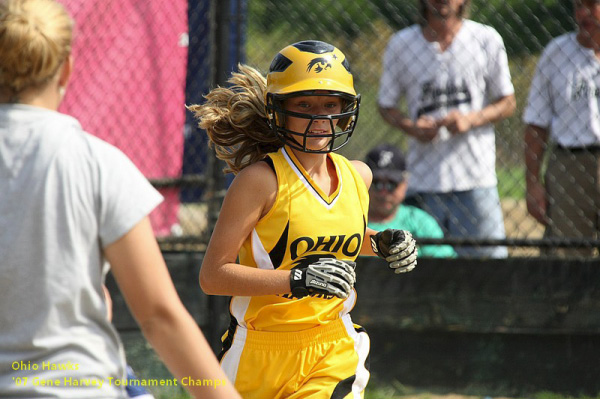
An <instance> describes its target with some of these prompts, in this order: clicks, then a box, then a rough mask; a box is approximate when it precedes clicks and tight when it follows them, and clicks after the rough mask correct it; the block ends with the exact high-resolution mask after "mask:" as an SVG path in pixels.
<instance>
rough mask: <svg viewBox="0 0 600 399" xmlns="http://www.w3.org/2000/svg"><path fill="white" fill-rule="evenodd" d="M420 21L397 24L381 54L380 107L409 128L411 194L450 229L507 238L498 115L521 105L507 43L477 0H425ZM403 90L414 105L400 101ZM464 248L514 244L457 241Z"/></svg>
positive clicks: (498, 251)
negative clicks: (470, 15) (471, 9)
mask: <svg viewBox="0 0 600 399" xmlns="http://www.w3.org/2000/svg"><path fill="white" fill-rule="evenodd" d="M418 5H419V11H420V21H419V22H420V23H419V24H415V25H412V26H410V27H408V28H405V29H403V30H401V31H400V32H397V33H396V34H395V35H393V36H392V37H391V39H390V40H389V42H388V45H387V48H386V51H385V54H384V57H383V72H382V76H381V81H380V86H379V99H378V103H379V111H380V113H381V115H382V117H383V118H384V120H385V121H387V122H388V123H389V124H390V125H392V126H394V127H396V128H398V129H399V130H401V131H402V132H404V133H405V134H407V135H408V136H409V149H408V152H407V163H408V171H409V172H410V175H409V182H408V187H409V193H408V198H407V203H410V204H414V205H417V206H419V207H421V208H423V209H424V210H426V211H427V212H428V213H430V214H431V215H433V216H434V217H435V219H436V220H437V222H438V223H439V225H440V226H441V227H442V228H443V230H444V232H445V234H446V236H448V237H464V238H473V239H504V238H505V230H504V220H503V215H502V209H501V207H500V199H499V196H498V189H497V184H498V181H497V177H496V170H495V167H496V146H495V134H494V126H493V123H494V122H497V121H500V120H502V119H504V118H506V117H508V116H510V115H512V113H513V112H514V110H515V106H516V102H515V96H514V88H513V85H512V82H511V77H510V71H509V68H508V61H507V55H506V49H505V47H504V43H503V40H502V38H501V37H500V35H499V34H498V32H496V30H494V29H493V28H492V27H489V26H486V25H482V24H480V23H477V22H474V21H472V20H469V19H467V18H466V17H465V15H466V13H467V9H468V6H469V0H419V3H418ZM403 98H404V99H405V100H406V103H407V107H408V115H405V114H404V112H403V111H401V110H400V109H399V108H398V103H399V100H401V99H403ZM456 252H457V253H458V255H459V256H470V257H494V258H503V257H506V256H507V249H506V247H500V246H492V247H486V246H480V247H472V246H457V247H456Z"/></svg>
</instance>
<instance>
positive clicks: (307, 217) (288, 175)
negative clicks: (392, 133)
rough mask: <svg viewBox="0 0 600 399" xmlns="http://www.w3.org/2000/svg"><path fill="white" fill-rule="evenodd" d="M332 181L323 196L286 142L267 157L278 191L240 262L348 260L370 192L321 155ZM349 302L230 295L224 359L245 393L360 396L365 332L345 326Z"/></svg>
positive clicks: (335, 158)
mask: <svg viewBox="0 0 600 399" xmlns="http://www.w3.org/2000/svg"><path fill="white" fill-rule="evenodd" d="M327 156H328V157H329V158H330V160H331V161H332V162H333V164H334V165H335V170H336V173H337V177H338V187H337V189H336V190H335V192H334V193H332V194H331V195H326V194H325V193H324V192H323V191H322V190H321V189H320V188H319V187H318V186H317V185H316V184H315V183H314V182H313V181H312V179H311V178H310V176H309V175H308V174H307V173H306V171H305V170H304V169H303V167H302V165H301V164H300V162H298V160H297V159H296V157H295V156H294V154H293V152H292V151H290V150H289V148H288V147H283V148H281V149H280V150H279V151H278V152H276V153H271V154H269V160H270V162H271V164H272V166H273V169H274V170H275V173H276V175H277V181H278V185H279V188H278V191H277V197H276V199H275V203H274V205H273V207H272V209H271V210H270V211H269V212H268V213H267V214H266V215H265V216H264V217H263V218H262V219H261V220H260V221H259V222H258V223H257V225H256V226H255V228H254V230H253V231H252V233H251V236H250V237H249V238H248V239H247V240H246V242H245V243H244V244H243V246H242V249H241V251H240V254H239V258H240V263H241V264H243V265H247V266H250V267H257V268H261V269H282V270H289V269H293V268H294V267H296V266H300V265H305V264H310V263H313V262H315V261H316V260H317V259H318V258H321V257H335V258H337V259H340V260H355V259H356V257H357V256H358V254H359V252H360V249H361V246H362V242H363V239H364V235H365V229H366V224H367V212H368V205H369V199H368V190H367V187H366V185H365V184H364V181H363V180H362V178H361V176H360V175H359V174H358V172H357V171H356V170H355V168H354V167H353V166H352V164H351V163H350V162H349V161H348V160H347V159H346V158H344V157H343V156H341V155H337V154H335V153H329V154H328V155H327ZM355 302H356V293H355V292H354V291H353V293H352V294H351V295H350V296H349V297H348V298H347V299H345V300H344V299H339V298H333V299H328V298H322V297H311V296H308V297H304V298H302V299H296V298H292V297H291V296H290V295H264V296H254V297H239V296H238V297H233V298H232V300H231V306H230V312H231V316H232V326H231V328H230V329H229V331H228V332H227V334H226V337H225V339H224V349H223V353H222V354H221V364H222V367H223V369H224V370H225V372H226V373H227V375H228V377H229V378H230V379H231V381H233V382H234V384H235V387H236V388H237V389H238V391H239V392H240V393H241V394H242V396H243V397H244V398H246V399H250V398H294V399H298V398H307V397H310V398H359V397H362V393H363V391H364V387H365V386H366V384H367V381H368V378H369V373H368V371H367V370H366V368H365V361H366V358H367V355H368V352H369V338H368V336H367V335H366V333H365V332H364V330H363V329H362V328H360V327H359V326H356V325H354V324H353V323H352V321H351V319H350V315H349V314H348V313H349V311H350V310H351V309H352V308H353V307H354V304H355Z"/></svg>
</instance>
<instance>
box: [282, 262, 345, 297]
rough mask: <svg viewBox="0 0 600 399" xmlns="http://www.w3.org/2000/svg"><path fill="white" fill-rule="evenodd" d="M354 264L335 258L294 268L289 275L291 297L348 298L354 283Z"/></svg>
mask: <svg viewBox="0 0 600 399" xmlns="http://www.w3.org/2000/svg"><path fill="white" fill-rule="evenodd" d="M355 267H356V263H354V262H352V261H341V260H338V259H335V258H320V259H319V260H318V261H317V262H315V263H312V264H310V265H307V266H303V267H296V268H294V269H292V272H291V273H290V288H291V290H292V296H293V297H296V298H303V297H305V296H307V295H311V296H314V295H324V296H325V297H330V298H331V297H334V296H335V297H338V298H342V299H346V298H348V296H349V295H350V293H351V292H352V287H354V283H355V282H356V273H355V272H354V268H355Z"/></svg>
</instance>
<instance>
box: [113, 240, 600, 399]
mask: <svg viewBox="0 0 600 399" xmlns="http://www.w3.org/2000/svg"><path fill="white" fill-rule="evenodd" d="M164 256H165V259H166V261H167V264H168V267H169V271H170V273H171V276H172V277H173V280H174V282H175V286H176V289H177V291H178V293H179V294H180V296H181V298H182V301H183V302H184V304H185V306H186V308H187V309H188V310H189V311H190V313H191V314H192V315H193V317H194V318H195V320H196V321H197V323H198V324H199V326H200V327H201V328H202V330H203V332H204V333H205V335H206V336H207V338H208V339H209V341H210V343H211V345H212V346H213V349H214V351H215V353H217V352H218V351H219V348H220V338H221V335H222V334H223V333H224V331H225V330H226V329H227V326H228V324H229V317H228V304H229V298H228V297H220V296H207V295H205V294H203V293H202V291H201V289H200V287H199V284H198V272H199V269H200V265H201V262H202V253H193V252H179V251H177V252H164ZM357 275H358V276H357V283H356V290H357V293H358V301H357V304H356V306H355V308H354V309H353V310H352V311H351V315H352V318H353V320H354V322H355V323H358V324H360V325H362V326H364V327H365V328H366V329H367V331H368V332H369V334H370V336H371V341H372V349H371V355H370V357H371V371H372V373H373V378H374V379H375V380H380V381H385V382H388V383H389V382H392V381H397V382H399V383H401V384H405V385H409V386H417V387H419V386H420V387H436V386H437V387H440V388H445V389H454V390H465V389H468V388H473V387H474V386H479V387H480V388H482V389H488V390H489V391H490V392H492V391H494V392H503V393H504V394H505V395H516V394H519V395H524V394H527V393H533V392H539V391H544V390H546V391H554V392H564V393H569V394H582V393H586V394H589V395H594V394H597V393H599V392H600V379H598V373H597V367H596V365H597V359H598V358H600V261H599V260H596V259H592V260H571V261H565V260H562V259H551V258H547V259H540V258H512V259H504V260H488V261H481V260H475V259H471V260H468V259H432V258H422V259H420V260H419V264H418V266H417V268H416V269H415V270H414V271H412V272H411V273H407V274H403V275H394V274H393V273H392V272H391V271H390V270H388V268H387V267H386V266H385V264H384V263H383V262H382V261H380V260H379V259H377V258H364V257H361V258H359V260H358V267H357ZM107 285H108V287H109V290H110V291H111V293H112V295H113V302H114V312H113V314H114V318H113V320H114V324H115V326H116V328H117V329H118V330H119V331H120V332H121V333H123V334H128V333H131V332H136V331H138V328H137V326H136V324H135V321H134V320H133V318H132V316H131V315H130V314H129V312H128V310H127V308H126V306H125V303H124V301H123V298H122V296H121V295H120V293H119V292H118V289H117V288H116V285H115V283H114V281H113V280H112V279H111V278H109V280H108V281H107Z"/></svg>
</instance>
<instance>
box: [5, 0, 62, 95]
mask: <svg viewBox="0 0 600 399" xmlns="http://www.w3.org/2000/svg"><path fill="white" fill-rule="evenodd" d="M72 34H73V21H72V19H71V17H70V16H69V14H68V13H67V12H66V11H65V9H64V7H63V6H62V5H61V4H60V3H58V2H56V1H55V0H3V1H0V90H2V91H3V92H5V94H8V95H9V96H10V97H11V98H14V97H17V96H18V94H19V93H21V92H22V91H23V90H26V89H29V88H38V87H42V86H43V85H44V84H46V83H47V82H48V81H50V79H51V78H52V77H54V76H55V75H56V73H57V72H58V69H59V67H60V66H61V65H62V63H63V62H64V61H65V60H66V58H67V56H68V55H69V54H70V52H71V40H72Z"/></svg>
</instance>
